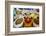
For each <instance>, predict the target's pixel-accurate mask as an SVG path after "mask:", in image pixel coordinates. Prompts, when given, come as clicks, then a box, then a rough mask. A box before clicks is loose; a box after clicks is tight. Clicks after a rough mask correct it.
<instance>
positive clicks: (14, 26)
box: [5, 1, 45, 35]
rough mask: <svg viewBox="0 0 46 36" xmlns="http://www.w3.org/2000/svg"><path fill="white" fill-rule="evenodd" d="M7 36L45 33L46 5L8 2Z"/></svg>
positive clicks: (6, 14) (6, 13)
mask: <svg viewBox="0 0 46 36" xmlns="http://www.w3.org/2000/svg"><path fill="white" fill-rule="evenodd" d="M5 4H6V6H5V7H6V9H5V10H6V12H5V16H6V17H5V19H6V21H5V23H6V24H5V26H6V28H5V29H6V30H5V32H6V35H18V34H37V33H44V32H45V4H44V3H33V2H19V1H6V2H5Z"/></svg>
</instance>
